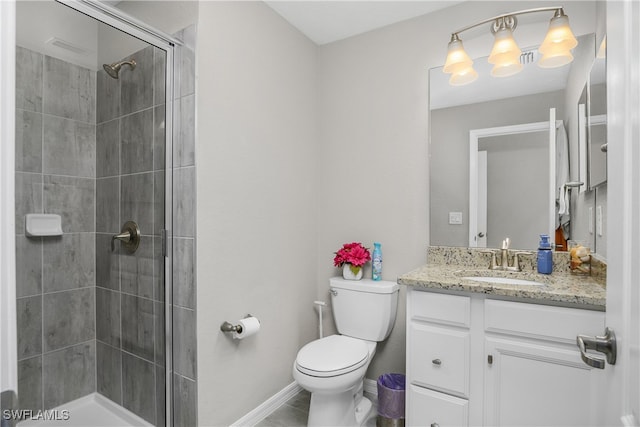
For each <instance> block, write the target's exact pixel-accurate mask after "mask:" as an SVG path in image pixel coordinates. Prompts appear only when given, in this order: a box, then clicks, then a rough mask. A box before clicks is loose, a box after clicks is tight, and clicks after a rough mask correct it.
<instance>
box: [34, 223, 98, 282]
mask: <svg viewBox="0 0 640 427" xmlns="http://www.w3.org/2000/svg"><path fill="white" fill-rule="evenodd" d="M42 259H43V272H42V288H43V290H44V292H54V291H61V290H67V289H75V288H82V287H86V286H94V285H95V283H96V273H95V235H94V234H92V233H78V234H65V235H63V236H61V237H55V238H47V239H46V240H44V241H43V255H42Z"/></svg>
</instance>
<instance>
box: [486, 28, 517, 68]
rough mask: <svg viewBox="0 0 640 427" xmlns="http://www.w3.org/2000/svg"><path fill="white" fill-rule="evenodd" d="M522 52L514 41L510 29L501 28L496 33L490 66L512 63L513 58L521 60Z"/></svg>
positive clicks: (490, 56)
mask: <svg viewBox="0 0 640 427" xmlns="http://www.w3.org/2000/svg"><path fill="white" fill-rule="evenodd" d="M521 53H522V51H521V50H520V48H519V47H518V44H517V43H516V41H515V40H514V39H513V33H512V32H511V30H510V29H509V28H501V29H500V30H498V31H496V34H495V42H494V43H493V49H491V54H490V55H489V59H488V61H489V64H502V63H504V62H511V61H513V58H518V60H519V58H520V54H521Z"/></svg>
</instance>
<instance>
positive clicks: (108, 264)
mask: <svg viewBox="0 0 640 427" xmlns="http://www.w3.org/2000/svg"><path fill="white" fill-rule="evenodd" d="M111 236H112V235H111V234H100V233H96V286H100V287H103V288H108V289H113V290H116V291H119V290H120V245H116V244H114V245H113V249H112V246H111V242H112V239H111Z"/></svg>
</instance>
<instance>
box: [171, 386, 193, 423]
mask: <svg viewBox="0 0 640 427" xmlns="http://www.w3.org/2000/svg"><path fill="white" fill-rule="evenodd" d="M196 391H197V387H196V383H195V381H193V380H190V379H188V378H184V377H182V376H180V375H177V374H174V375H173V423H174V424H173V425H174V426H175V427H192V426H195V425H197V410H196V409H197V395H196Z"/></svg>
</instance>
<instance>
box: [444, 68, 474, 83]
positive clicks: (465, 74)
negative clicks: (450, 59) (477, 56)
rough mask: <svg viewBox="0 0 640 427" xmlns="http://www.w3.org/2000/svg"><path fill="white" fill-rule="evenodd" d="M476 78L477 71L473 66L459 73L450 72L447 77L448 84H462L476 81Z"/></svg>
mask: <svg viewBox="0 0 640 427" xmlns="http://www.w3.org/2000/svg"><path fill="white" fill-rule="evenodd" d="M477 78H478V72H477V71H476V70H474V69H473V67H469V68H467V69H466V70H463V71H462V72H460V73H456V74H452V75H451V78H449V84H450V85H451V86H464V85H467V84H469V83H472V82H474V81H476V79H477Z"/></svg>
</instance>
